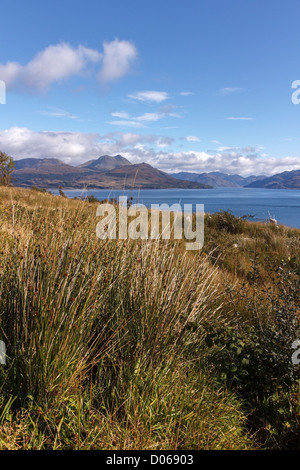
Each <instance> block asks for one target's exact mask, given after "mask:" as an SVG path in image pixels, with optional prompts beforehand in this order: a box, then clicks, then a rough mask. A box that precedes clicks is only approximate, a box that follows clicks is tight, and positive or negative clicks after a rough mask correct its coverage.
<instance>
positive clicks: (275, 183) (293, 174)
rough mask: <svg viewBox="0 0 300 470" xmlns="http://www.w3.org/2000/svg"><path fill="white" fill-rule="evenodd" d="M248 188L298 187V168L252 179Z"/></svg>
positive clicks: (299, 183)
mask: <svg viewBox="0 0 300 470" xmlns="http://www.w3.org/2000/svg"><path fill="white" fill-rule="evenodd" d="M247 187H248V188H266V189H300V170H294V171H284V172H283V173H278V174H276V175H273V176H270V177H269V178H265V179H263V180H260V181H253V182H252V183H250V184H248V186H247Z"/></svg>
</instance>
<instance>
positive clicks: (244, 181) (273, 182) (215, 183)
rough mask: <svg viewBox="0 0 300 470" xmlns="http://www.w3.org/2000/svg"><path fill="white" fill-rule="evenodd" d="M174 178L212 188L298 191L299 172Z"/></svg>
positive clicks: (200, 175) (216, 174) (199, 175)
mask: <svg viewBox="0 0 300 470" xmlns="http://www.w3.org/2000/svg"><path fill="white" fill-rule="evenodd" d="M172 176H173V177H174V178H180V179H182V180H187V181H196V182H198V183H204V184H208V185H210V186H212V187H214V188H237V187H244V188H265V189H300V170H293V171H285V172H283V173H278V174H276V175H273V176H266V175H260V176H255V175H251V176H247V177H243V176H240V175H228V174H226V173H220V172H211V173H185V172H181V173H176V174H175V173H173V174H172Z"/></svg>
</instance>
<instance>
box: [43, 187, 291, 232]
mask: <svg viewBox="0 0 300 470" xmlns="http://www.w3.org/2000/svg"><path fill="white" fill-rule="evenodd" d="M52 192H53V193H54V194H58V190H52ZM64 192H65V194H66V195H67V196H68V197H70V198H74V197H85V196H86V195H94V196H95V197H96V198H97V199H99V200H103V199H107V198H109V199H110V198H118V196H120V195H126V196H127V197H128V198H130V197H132V198H133V201H132V202H133V203H142V204H145V205H146V206H147V207H151V204H163V203H165V204H168V205H172V204H177V203H180V204H181V206H182V207H183V204H193V211H195V210H196V204H204V210H205V212H206V213H207V212H209V213H214V212H218V211H223V210H230V211H231V212H232V213H233V214H234V215H236V216H243V215H251V216H253V218H251V220H254V221H266V220H267V219H268V218H269V214H270V215H271V216H272V217H274V218H275V219H277V220H278V223H279V224H284V225H287V226H290V227H296V228H300V190H288V189H258V188H215V189H142V190H125V191H124V190H116V189H113V190H106V189H94V190H87V191H83V190H80V189H70V190H65V191H64Z"/></svg>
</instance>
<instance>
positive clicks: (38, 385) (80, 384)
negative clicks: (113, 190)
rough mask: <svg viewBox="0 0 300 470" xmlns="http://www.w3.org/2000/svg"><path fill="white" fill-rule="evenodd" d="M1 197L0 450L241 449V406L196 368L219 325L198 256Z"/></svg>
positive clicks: (208, 271)
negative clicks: (3, 353) (119, 236)
mask: <svg viewBox="0 0 300 470" xmlns="http://www.w3.org/2000/svg"><path fill="white" fill-rule="evenodd" d="M6 191H8V192H7V193H5V192H4V191H3V190H2V196H3V202H2V209H3V210H2V212H1V214H0V216H1V217H2V225H1V232H0V252H1V254H2V256H1V259H0V293H1V296H0V318H1V334H2V339H3V340H4V341H5V343H6V346H7V354H8V360H7V365H6V366H5V367H1V368H0V379H1V385H0V395H1V400H0V408H1V404H2V410H3V413H2V415H3V419H2V428H1V429H0V448H1V447H2V448H9V447H12V448H166V449H171V448H174V449H177V448H222V449H224V448H246V447H251V444H250V440H249V437H248V435H247V433H246V431H245V428H244V421H245V418H244V415H243V412H242V408H241V404H240V403H239V402H238V400H237V398H236V397H235V396H234V395H233V394H232V393H229V392H227V391H224V390H223V391H222V390H220V386H218V385H217V384H216V383H215V381H214V379H212V378H210V377H209V376H207V372H205V371H201V369H199V361H201V360H202V359H203V357H204V355H205V351H206V344H205V341H204V339H205V337H206V331H207V330H208V329H210V328H213V326H214V325H219V326H220V325H221V324H222V323H224V324H226V323H227V320H226V318H224V317H223V316H222V314H221V312H222V297H221V296H220V289H219V286H218V283H217V275H218V271H217V268H216V267H214V266H213V265H212V264H211V263H210V261H209V258H208V257H207V256H205V255H204V254H202V253H198V254H195V256H190V255H187V254H183V253H182V251H181V250H180V247H178V246H177V245H176V244H175V243H173V242H168V241H164V242H162V241H160V242H159V241H149V242H140V241H136V242H133V241H118V240H109V241H100V240H98V239H97V238H96V234H95V226H96V223H97V220H96V217H95V205H93V204H89V203H87V202H83V201H69V200H66V199H65V198H59V197H54V196H51V195H48V194H43V193H37V192H34V191H26V190H19V189H10V190H6ZM178 253H180V255H179V254H178ZM0 415H1V412H0ZM0 424H1V423H0Z"/></svg>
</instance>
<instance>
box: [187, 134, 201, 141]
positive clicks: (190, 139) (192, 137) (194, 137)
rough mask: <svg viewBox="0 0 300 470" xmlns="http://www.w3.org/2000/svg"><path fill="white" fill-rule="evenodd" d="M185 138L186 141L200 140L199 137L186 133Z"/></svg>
mask: <svg viewBox="0 0 300 470" xmlns="http://www.w3.org/2000/svg"><path fill="white" fill-rule="evenodd" d="M185 140H187V142H200V139H199V137H197V136H196V135H188V136H187V137H186V138H185Z"/></svg>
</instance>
